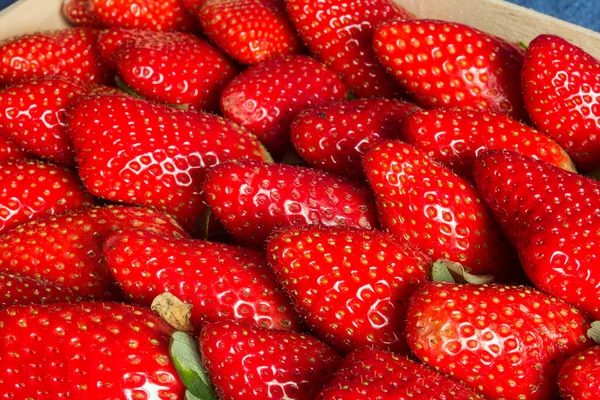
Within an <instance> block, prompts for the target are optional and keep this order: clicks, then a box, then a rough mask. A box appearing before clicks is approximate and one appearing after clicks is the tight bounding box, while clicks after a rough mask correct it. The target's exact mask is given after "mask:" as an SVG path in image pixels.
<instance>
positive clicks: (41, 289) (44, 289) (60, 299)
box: [0, 272, 82, 309]
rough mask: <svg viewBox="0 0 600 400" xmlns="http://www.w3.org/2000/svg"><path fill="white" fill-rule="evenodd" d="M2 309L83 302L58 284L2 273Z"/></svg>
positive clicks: (0, 302)
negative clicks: (28, 305) (29, 305)
mask: <svg viewBox="0 0 600 400" xmlns="http://www.w3.org/2000/svg"><path fill="white" fill-rule="evenodd" d="M0 293H2V296H0V309H3V308H6V307H10V306H15V305H27V304H51V303H68V302H76V301H81V300H82V298H81V297H80V296H78V295H76V294H75V293H74V292H73V291H72V290H70V289H68V288H65V287H63V286H61V285H59V284H56V283H50V282H45V281H42V280H37V279H35V278H29V277H25V276H20V275H13V274H10V273H6V272H0Z"/></svg>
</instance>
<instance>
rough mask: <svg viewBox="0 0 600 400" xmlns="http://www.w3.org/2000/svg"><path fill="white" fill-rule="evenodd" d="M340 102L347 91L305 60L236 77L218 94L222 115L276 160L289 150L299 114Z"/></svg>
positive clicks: (277, 62)
mask: <svg viewBox="0 0 600 400" xmlns="http://www.w3.org/2000/svg"><path fill="white" fill-rule="evenodd" d="M275 77H276V78H275ZM345 97H346V89H345V88H344V86H343V84H342V81H341V80H340V78H338V76H337V75H336V74H335V73H334V72H333V71H331V70H329V69H327V68H326V67H324V66H323V65H322V64H320V63H319V62H317V61H315V60H314V59H312V58H310V57H306V56H288V57H280V58H275V59H272V60H267V61H264V62H262V63H259V64H257V65H254V66H252V67H250V68H248V69H247V70H246V71H244V72H242V73H241V74H240V75H238V76H237V77H236V78H235V79H234V80H233V81H231V83H230V84H229V85H228V86H227V87H226V88H225V90H224V91H223V94H222V96H221V109H222V111H223V114H224V115H225V116H226V117H228V118H230V119H232V120H233V121H235V122H237V123H239V124H241V125H243V126H244V127H246V128H248V129H249V130H250V131H251V132H252V133H254V134H255V135H256V136H258V138H259V139H260V140H261V142H263V143H264V144H265V146H267V148H268V149H269V151H271V152H272V153H273V154H274V155H275V156H281V155H283V154H284V153H285V150H287V149H288V148H289V147H291V146H290V138H289V132H288V130H289V127H290V125H291V123H292V121H293V119H294V117H295V116H296V114H298V112H300V111H301V110H302V109H304V108H306V107H309V106H317V105H320V104H325V103H329V102H332V101H339V100H343V99H344V98H345Z"/></svg>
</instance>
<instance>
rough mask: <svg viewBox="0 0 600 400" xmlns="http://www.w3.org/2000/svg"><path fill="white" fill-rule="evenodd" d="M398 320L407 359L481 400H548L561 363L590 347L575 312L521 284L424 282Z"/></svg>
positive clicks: (554, 391)
mask: <svg viewBox="0 0 600 400" xmlns="http://www.w3.org/2000/svg"><path fill="white" fill-rule="evenodd" d="M406 316H407V318H406V340H407V342H408V345H409V346H410V348H411V350H412V351H413V352H414V353H415V355H416V356H417V357H418V358H419V359H420V360H421V361H423V362H424V363H426V364H428V365H430V366H432V367H434V368H436V369H438V370H439V371H440V372H443V373H445V374H447V375H450V376H452V377H453V378H455V379H458V380H460V381H461V382H462V383H463V384H464V385H465V386H467V387H469V388H472V389H474V390H476V391H479V392H481V393H483V394H484V395H485V397H486V398H489V399H530V400H537V399H539V400H545V399H550V398H553V396H556V394H557V392H558V385H557V378H558V370H559V368H560V365H561V364H562V362H563V361H564V360H565V359H566V358H567V357H568V356H569V355H570V354H572V353H575V352H579V351H581V350H583V349H585V348H587V347H589V346H590V345H591V344H592V342H591V341H590V340H589V339H588V338H587V337H586V331H587V328H588V327H589V325H588V323H587V322H586V320H585V318H584V317H583V315H581V313H580V312H579V311H577V310H576V309H574V308H572V307H570V306H569V305H567V304H566V303H564V302H562V301H560V300H557V299H555V298H552V297H550V296H548V295H546V294H544V293H541V292H538V291H536V290H534V289H530V288H527V287H524V286H502V285H459V284H452V283H438V282H429V283H424V284H422V285H421V286H420V287H419V289H418V290H417V292H415V294H413V296H412V297H411V299H410V302H409V307H408V310H407V313H406Z"/></svg>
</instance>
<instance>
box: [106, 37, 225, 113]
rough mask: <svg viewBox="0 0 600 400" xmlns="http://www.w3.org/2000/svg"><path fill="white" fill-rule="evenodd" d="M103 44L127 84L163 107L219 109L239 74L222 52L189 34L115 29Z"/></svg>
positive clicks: (112, 63)
mask: <svg viewBox="0 0 600 400" xmlns="http://www.w3.org/2000/svg"><path fill="white" fill-rule="evenodd" d="M98 43H99V47H100V49H101V53H102V55H103V57H107V59H108V60H110V61H109V63H110V64H111V65H114V66H115V67H116V69H117V71H118V74H119V77H120V78H121V79H122V80H123V82H125V84H127V85H128V86H129V87H130V88H131V89H132V90H133V91H135V92H136V93H137V94H139V95H141V96H142V97H145V98H147V99H150V100H153V101H156V102H160V103H166V104H182V105H183V104H185V105H190V106H192V107H194V108H197V109H202V108H207V109H215V110H216V109H218V107H219V97H220V95H221V91H222V90H223V88H224V87H225V85H226V84H227V83H229V81H230V80H231V79H232V78H233V77H234V75H235V74H236V68H235V66H234V65H233V63H232V62H231V61H229V60H228V59H227V58H225V56H223V55H222V54H221V53H220V52H219V51H218V50H217V49H215V48H214V47H212V46H211V45H209V44H208V43H206V42H204V41H203V40H201V39H198V38H197V37H195V36H193V35H191V34H187V33H179V32H166V33H165V32H150V31H130V30H125V29H113V30H109V31H106V32H104V33H102V34H101V35H100V36H99V40H98ZM165 60H168V62H165Z"/></svg>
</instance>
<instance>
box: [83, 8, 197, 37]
mask: <svg viewBox="0 0 600 400" xmlns="http://www.w3.org/2000/svg"><path fill="white" fill-rule="evenodd" d="M89 2H90V6H91V10H92V13H93V14H94V15H95V17H96V18H97V19H98V20H99V21H100V22H101V23H102V25H104V26H107V27H111V28H135V29H141V30H149V31H190V30H192V29H193V28H194V26H195V21H194V18H193V17H192V16H191V15H190V14H189V13H188V12H187V10H186V9H185V7H184V6H183V3H182V1H181V0H111V1H106V0H89Z"/></svg>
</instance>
